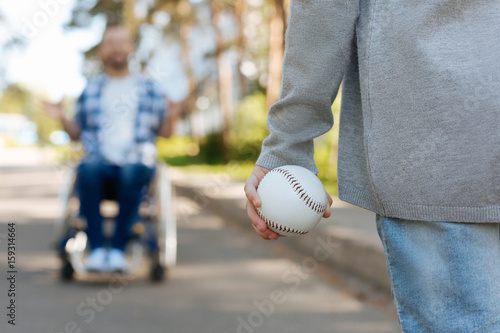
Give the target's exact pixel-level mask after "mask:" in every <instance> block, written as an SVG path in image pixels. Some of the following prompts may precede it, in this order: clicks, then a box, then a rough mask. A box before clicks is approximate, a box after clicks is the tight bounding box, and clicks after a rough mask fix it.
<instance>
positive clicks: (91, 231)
mask: <svg viewBox="0 0 500 333" xmlns="http://www.w3.org/2000/svg"><path fill="white" fill-rule="evenodd" d="M153 174H154V169H151V168H149V167H147V166H145V165H143V164H126V165H124V166H121V167H120V166H116V165H110V164H105V163H100V162H83V163H82V164H80V166H79V168H78V189H79V191H80V210H81V213H82V215H83V216H84V217H85V218H86V219H87V235H88V239H89V242H90V247H91V248H92V249H95V248H98V247H102V246H104V245H105V244H104V236H103V233H102V216H101V213H100V209H99V207H100V202H101V201H102V199H103V192H104V189H105V188H106V187H109V186H115V187H116V188H115V189H116V191H115V192H116V193H117V200H118V205H119V207H120V210H119V213H118V216H117V218H116V227H115V233H114V236H113V239H112V241H111V247H113V248H117V249H121V250H123V249H125V246H126V245H127V240H128V237H129V232H130V228H131V225H132V222H134V220H135V218H136V217H137V211H138V208H139V204H140V200H141V194H142V193H141V190H142V188H143V187H144V186H145V185H147V184H148V183H149V181H150V180H151V177H152V176H153Z"/></svg>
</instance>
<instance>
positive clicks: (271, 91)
mask: <svg viewBox="0 0 500 333" xmlns="http://www.w3.org/2000/svg"><path fill="white" fill-rule="evenodd" d="M274 8H275V10H274V15H273V17H272V18H271V24H270V33H269V71H268V84H267V92H266V101H267V103H266V104H267V109H268V110H269V107H270V106H271V104H273V103H275V102H276V101H277V100H278V98H279V93H280V87H281V66H282V63H283V54H284V48H285V22H286V14H285V10H284V7H283V0H274Z"/></svg>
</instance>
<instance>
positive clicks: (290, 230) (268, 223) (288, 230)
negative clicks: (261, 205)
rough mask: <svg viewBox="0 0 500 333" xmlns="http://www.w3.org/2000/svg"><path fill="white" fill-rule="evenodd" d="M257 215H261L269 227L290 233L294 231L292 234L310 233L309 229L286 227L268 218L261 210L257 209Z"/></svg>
mask: <svg viewBox="0 0 500 333" xmlns="http://www.w3.org/2000/svg"><path fill="white" fill-rule="evenodd" d="M257 215H259V217H260V218H261V219H262V220H264V222H266V224H267V226H268V227H272V228H274V229H277V230H279V231H282V232H288V233H292V234H298V235H304V234H307V233H308V231H304V230H298V229H294V228H290V227H284V226H282V225H280V224H278V223H275V222H274V221H272V220H270V219H268V218H267V217H265V216H264V215H262V214H261V213H260V211H259V210H257Z"/></svg>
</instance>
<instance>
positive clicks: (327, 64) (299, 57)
mask: <svg viewBox="0 0 500 333" xmlns="http://www.w3.org/2000/svg"><path fill="white" fill-rule="evenodd" d="M358 15H359V2H358V1H354V0H352V1H351V0H349V1H346V0H291V3H290V19H289V25H288V29H287V32H286V38H285V45H286V46H285V55H284V59H283V71H282V72H283V74H282V81H281V91H280V98H279V101H278V102H276V103H274V104H273V105H272V106H271V107H270V109H269V114H268V118H267V125H268V127H269V131H270V134H269V136H268V137H267V138H266V139H265V140H264V142H263V144H262V151H261V154H260V156H259V158H258V160H257V164H258V165H260V166H263V167H266V168H269V169H273V168H276V167H278V166H282V165H286V164H294V165H300V166H302V167H305V168H307V169H309V170H311V171H313V172H315V173H317V172H318V169H317V167H316V164H315V162H314V159H313V157H314V142H313V140H314V138H316V137H318V136H320V135H322V134H324V133H325V132H327V131H328V130H330V129H331V127H332V126H333V115H332V111H331V105H332V103H333V100H334V99H335V96H336V95H337V92H338V90H339V86H340V84H341V82H342V78H343V76H344V72H345V71H346V68H347V65H348V61H349V58H350V54H351V47H352V43H353V42H354V41H353V38H354V34H355V33H354V32H355V25H356V20H357V18H358Z"/></svg>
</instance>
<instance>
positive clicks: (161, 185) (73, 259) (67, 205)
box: [55, 163, 177, 282]
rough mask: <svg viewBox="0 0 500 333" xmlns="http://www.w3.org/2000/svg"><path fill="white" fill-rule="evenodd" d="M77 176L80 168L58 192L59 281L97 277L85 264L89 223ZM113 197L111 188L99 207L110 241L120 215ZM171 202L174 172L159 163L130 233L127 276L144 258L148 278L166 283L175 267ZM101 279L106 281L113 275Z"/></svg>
mask: <svg viewBox="0 0 500 333" xmlns="http://www.w3.org/2000/svg"><path fill="white" fill-rule="evenodd" d="M77 176H78V175H77V168H76V167H75V168H68V172H67V173H66V174H65V180H64V182H63V186H62V188H61V191H60V193H59V200H60V203H61V212H60V215H59V218H58V219H57V220H56V223H55V225H56V229H58V231H59V233H60V235H61V236H60V238H59V240H58V241H57V245H56V247H57V251H58V255H59V257H60V259H61V268H60V278H61V279H62V280H63V281H70V280H73V279H74V277H75V273H76V274H78V275H79V276H85V275H91V274H96V273H94V272H87V271H86V268H85V265H84V258H85V256H86V254H87V252H88V248H89V244H88V240H87V234H86V222H85V218H84V217H83V216H82V215H81V213H80V203H79V194H78V186H77V182H76V179H77ZM115 192H116V189H113V188H110V189H107V190H105V191H104V193H103V201H102V202H101V214H102V215H103V232H104V236H105V239H106V240H109V239H110V238H111V234H112V230H113V227H114V223H115V221H114V218H115V217H116V212H117V211H118V204H117V202H116V198H117V195H116V193H115ZM173 198H174V190H173V187H172V183H171V177H170V167H169V166H167V165H166V164H164V163H159V164H158V165H157V167H156V170H155V174H154V176H153V177H152V179H151V182H150V183H149V184H148V185H147V186H145V187H144V188H143V189H142V193H141V204H140V206H139V214H138V216H137V218H136V220H135V222H134V223H133V226H132V228H131V230H130V235H129V241H128V245H127V250H126V254H127V256H129V257H131V260H130V259H129V268H128V269H127V271H126V272H124V273H123V274H127V275H130V276H135V275H137V274H138V272H139V270H140V269H141V267H143V263H144V259H145V258H146V257H149V264H150V266H149V267H150V268H149V277H150V279H151V280H152V281H153V282H158V281H162V280H164V278H165V276H166V273H167V270H168V269H171V268H173V267H174V266H175V263H176V257H177V225H176V219H175V211H174V205H173ZM113 211H114V212H115V214H113V213H112V212H113ZM98 274H100V275H104V276H105V275H106V274H110V272H99V273H98Z"/></svg>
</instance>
